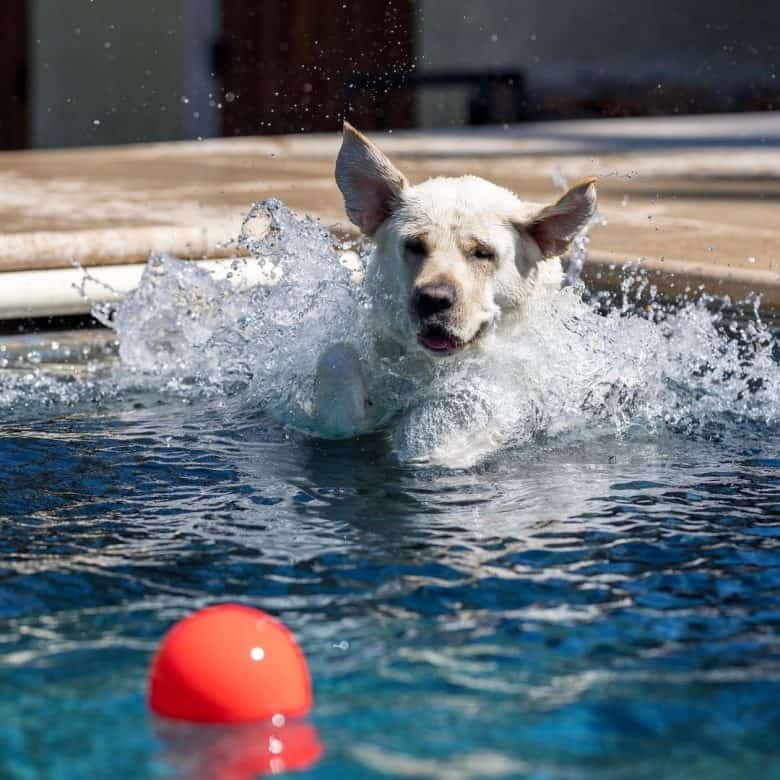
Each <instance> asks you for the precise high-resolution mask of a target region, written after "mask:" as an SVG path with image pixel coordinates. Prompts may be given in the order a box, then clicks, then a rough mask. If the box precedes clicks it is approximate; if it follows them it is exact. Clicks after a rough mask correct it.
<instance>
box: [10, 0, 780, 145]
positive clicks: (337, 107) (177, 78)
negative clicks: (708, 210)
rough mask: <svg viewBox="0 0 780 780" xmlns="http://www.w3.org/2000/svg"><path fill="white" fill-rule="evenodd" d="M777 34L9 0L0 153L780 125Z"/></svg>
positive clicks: (572, 13) (687, 5) (777, 16)
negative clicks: (617, 119)
mask: <svg viewBox="0 0 780 780" xmlns="http://www.w3.org/2000/svg"><path fill="white" fill-rule="evenodd" d="M779 31H780V5H779V4H770V3H766V2H765V1H764V0H742V2H740V3H737V2H722V3H718V2H715V0H682V2H677V3H674V4H673V3H649V2H646V0H624V1H623V2H617V0H559V1H558V2H556V3H550V2H544V1H543V0H483V2H480V3H475V2H473V1H470V0H381V1H380V0H137V2H134V3H128V2H125V1H123V0H67V2H65V1H64V0H2V3H0V148H23V147H26V146H34V147H50V146H53V147H56V146H72V145H88V144H114V143H128V142H136V141H155V140H175V139H185V138H198V137H211V136H218V135H250V134H258V133H280V132H302V131H303V132H306V131H325V130H334V129H336V127H337V126H338V124H339V122H340V120H341V119H342V118H343V117H344V116H350V117H352V118H353V119H354V121H355V122H356V123H357V124H359V125H360V126H362V127H364V128H366V129H374V128H403V127H414V126H423V127H452V126H458V125H463V124H483V123H503V122H516V121H525V120H529V119H544V118H567V117H591V116H595V117H599V116H633V115H645V114H677V113H703V112H719V111H745V110H773V109H775V108H777V107H778V106H779V105H780V79H779V78H778V75H777V72H778V66H779V65H780V62H779V61H780V32H779ZM778 116H780V115H778Z"/></svg>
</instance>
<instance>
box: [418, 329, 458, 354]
mask: <svg viewBox="0 0 780 780" xmlns="http://www.w3.org/2000/svg"><path fill="white" fill-rule="evenodd" d="M420 344H422V345H423V346H424V347H425V348H426V349H429V350H430V351H431V352H438V353H440V354H450V353H452V352H457V351H458V350H459V349H461V348H462V347H463V346H464V344H463V342H461V341H458V340H457V339H456V338H453V337H452V336H450V334H449V333H447V331H446V330H444V328H437V327H432V328H426V329H425V330H424V331H423V332H422V333H421V334H420Z"/></svg>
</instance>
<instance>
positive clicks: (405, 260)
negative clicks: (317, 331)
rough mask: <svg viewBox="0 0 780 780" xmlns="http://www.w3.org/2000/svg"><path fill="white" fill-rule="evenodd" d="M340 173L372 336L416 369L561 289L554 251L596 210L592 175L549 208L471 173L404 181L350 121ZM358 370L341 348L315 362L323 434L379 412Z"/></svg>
mask: <svg viewBox="0 0 780 780" xmlns="http://www.w3.org/2000/svg"><path fill="white" fill-rule="evenodd" d="M335 175H336V182H337V184H338V187H339V189H340V191H341V194H342V195H343V197H344V205H345V208H346V212H347V215H348V217H349V219H350V221H351V222H352V223H353V224H354V225H356V226H357V227H358V228H359V229H360V230H361V232H362V233H363V234H365V235H366V236H369V237H370V238H371V239H372V240H373V242H374V250H373V252H372V254H371V256H370V258H369V261H368V265H367V269H366V278H365V281H364V284H365V285H367V288H368V289H369V291H371V293H372V296H373V299H374V301H375V305H374V309H375V311H376V318H375V319H376V322H375V333H374V334H370V335H371V337H372V338H378V339H380V340H383V341H384V342H386V343H387V344H391V345H392V347H393V349H395V350H396V351H397V352H398V354H405V355H407V356H413V357H414V358H415V359H413V360H410V361H407V365H408V366H414V369H413V370H415V371H424V370H425V365H426V364H430V363H432V362H439V361H448V360H452V359H454V358H456V357H457V356H458V355H461V354H462V353H466V352H474V351H478V350H479V349H480V347H481V345H482V343H483V341H484V339H485V338H486V337H487V335H488V334H490V333H495V332H497V331H503V330H507V329H510V328H512V327H513V325H515V324H516V323H517V322H518V321H519V320H522V318H523V316H524V314H525V308H526V303H527V301H528V300H529V298H530V297H531V296H533V295H534V293H535V291H537V290H539V289H540V288H541V287H543V286H549V285H555V286H557V287H559V286H560V284H561V282H562V279H563V276H562V270H561V263H560V256H561V255H562V254H563V253H564V252H565V251H566V250H567V248H568V247H569V245H570V244H571V242H572V241H573V239H574V238H575V237H576V236H577V235H578V233H579V232H580V231H581V230H582V229H583V228H584V227H585V226H586V225H587V224H588V222H589V221H590V219H591V218H592V217H593V215H594V213H595V210H596V187H595V179H586V180H584V181H582V182H580V183H579V184H576V185H575V186H573V187H572V188H571V189H569V190H568V191H567V192H566V193H565V194H564V195H563V196H562V197H561V198H559V199H558V200H557V201H556V202H555V203H553V204H551V205H547V206H544V207H540V206H538V205H534V204H532V203H528V202H525V201H523V200H520V199H519V198H518V197H517V196H516V195H515V194H514V193H513V192H511V191H510V190H508V189H505V188H504V187H500V186H498V185H496V184H492V183H491V182H489V181H486V180H485V179H481V178H479V177H477V176H460V177H457V178H450V177H437V178H433V179H428V180H427V181H424V182H422V183H421V184H415V185H413V184H410V183H409V181H408V180H407V178H406V177H405V176H404V174H403V173H401V171H399V170H398V168H396V166H395V165H393V163H392V162H391V161H390V160H389V159H388V158H387V157H386V156H385V155H384V154H383V153H382V152H381V151H380V149H379V148H378V147H377V146H376V145H375V144H374V143H372V142H371V141H370V140H369V139H368V138H366V137H365V136H364V135H363V134H362V133H360V132H358V131H357V130H356V129H355V128H354V127H352V126H351V125H350V124H348V123H345V124H344V131H343V139H342V145H341V149H340V151H339V154H338V158H337V161H336V171H335ZM368 335H369V334H367V336H368ZM365 370H366V367H364V366H362V365H361V362H360V359H359V358H358V356H357V353H356V352H355V350H354V349H352V348H351V347H349V346H348V345H346V344H336V345H334V346H333V347H332V348H331V349H328V350H327V351H326V352H325V354H323V355H322V357H321V358H320V361H319V364H318V370H317V380H316V388H317V390H316V396H317V398H316V408H317V416H318V418H319V422H320V425H321V429H322V430H323V432H325V434H326V435H329V436H333V437H346V436H353V435H356V434H359V433H361V432H364V431H367V430H370V429H371V428H372V426H373V425H374V424H375V420H376V419H377V414H379V415H380V416H381V407H382V401H381V399H375V398H374V399H369V398H368V396H367V393H366V381H365V373H364V372H365ZM369 405H370V406H372V407H374V408H373V409H369ZM377 406H378V407H379V409H380V411H379V412H377V409H376V407H377Z"/></svg>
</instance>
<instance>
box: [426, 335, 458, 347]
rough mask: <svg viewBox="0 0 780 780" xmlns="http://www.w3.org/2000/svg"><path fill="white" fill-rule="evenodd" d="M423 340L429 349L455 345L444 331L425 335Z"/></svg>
mask: <svg viewBox="0 0 780 780" xmlns="http://www.w3.org/2000/svg"><path fill="white" fill-rule="evenodd" d="M422 341H423V344H425V346H426V347H428V349H436V350H445V349H452V348H453V347H454V346H455V342H454V341H453V340H452V339H450V338H447V336H445V335H444V334H442V333H429V334H427V335H425V336H423V339H422Z"/></svg>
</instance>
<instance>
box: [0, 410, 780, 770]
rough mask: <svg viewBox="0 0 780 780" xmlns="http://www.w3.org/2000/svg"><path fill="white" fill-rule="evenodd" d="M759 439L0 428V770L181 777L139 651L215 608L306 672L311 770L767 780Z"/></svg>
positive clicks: (766, 566) (199, 424) (766, 549)
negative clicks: (418, 437) (268, 639)
mask: <svg viewBox="0 0 780 780" xmlns="http://www.w3.org/2000/svg"><path fill="white" fill-rule="evenodd" d="M778 444H780V434H778V431H777V430H776V429H774V430H769V429H766V428H763V429H757V430H754V431H750V430H746V431H745V434H744V438H743V440H742V441H741V442H739V443H737V442H734V441H730V442H729V443H728V445H723V444H719V443H717V442H713V441H708V440H706V439H704V438H696V437H694V438H687V437H685V436H677V435H673V434H669V435H666V436H653V437H650V438H647V437H641V436H633V437H632V436H629V437H621V438H616V437H614V436H605V437H603V438H597V439H596V440H593V441H589V442H587V443H577V442H575V443H566V442H555V441H549V442H537V443H536V444H535V445H534V446H533V447H530V448H529V447H525V448H519V449H517V450H514V451H508V452H504V453H502V454H501V455H500V456H499V457H496V458H494V459H493V460H492V461H489V462H486V463H484V464H483V465H482V466H481V467H479V468H477V469H475V470H470V471H460V472H457V471H456V472H448V471H442V470H436V469H426V468H420V467H410V466H404V465H402V464H399V463H398V462H397V460H396V459H395V458H393V457H392V456H391V455H390V454H389V453H388V452H387V449H386V447H385V445H384V444H383V442H382V441H381V440H380V439H379V438H378V437H374V438H370V437H369V438H367V439H364V440H360V441H355V442H345V443H327V442H312V441H307V440H304V439H303V438H302V437H300V436H297V435H295V434H292V435H291V434H288V433H285V432H284V430H283V429H281V428H280V427H278V426H276V425H274V424H272V423H270V422H269V421H268V420H266V419H263V418H262V417H257V418H255V419H245V420H241V421H233V422H232V423H231V424H229V425H226V424H225V421H224V419H222V418H221V416H220V414H219V412H218V411H216V410H215V409H214V408H212V407H211V406H210V405H209V404H202V405H200V406H198V405H197V404H195V405H192V404H188V405H186V406H185V405H180V404H176V403H172V402H167V403H160V399H156V398H149V397H139V398H137V399H135V400H133V401H132V402H128V403H127V404H126V405H120V406H118V405H111V404H109V405H107V406H100V407H98V408H96V409H93V410H92V411H91V412H90V413H89V414H84V413H76V414H59V415H55V416H52V417H46V418H42V419H36V420H32V421H30V420H28V421H20V422H16V423H8V424H6V425H4V426H3V430H2V434H0V468H2V475H3V491H2V494H0V523H1V524H2V536H1V541H0V554H1V557H0V560H1V561H2V563H1V564H0V572H2V574H1V576H0V664H1V666H0V702H1V703H0V776H2V777H4V778H6V777H7V778H14V779H15V780H16V779H18V780H26V779H27V778H100V777H122V778H149V777H185V776H187V777H189V776H190V775H185V774H181V773H177V769H176V766H175V764H174V765H172V764H171V754H170V752H168V753H167V754H166V750H165V744H164V742H163V743H161V740H160V738H159V736H158V735H156V733H155V729H154V728H153V723H152V722H151V721H150V717H149V715H148V714H147V712H146V709H145V704H144V685H145V673H146V668H147V664H148V662H149V658H150V654H151V653H152V651H153V649H154V647H155V644H156V642H157V641H158V640H159V638H160V637H161V636H162V634H163V633H164V631H165V630H166V629H167V628H168V627H169V626H170V625H171V623H172V622H173V621H174V620H176V619H177V618H179V617H181V616H183V615H185V614H187V613H188V612H190V611H191V610H193V609H194V608H196V607H200V606H202V605H205V604H210V603H214V602H219V601H225V600H237V601H241V602H243V603H246V604H251V605H255V606H258V607H261V608H263V609H265V610H267V611H269V612H271V613H272V614H274V615H276V616H278V617H279V618H281V619H282V620H284V621H285V622H286V623H287V624H288V625H289V626H290V628H291V629H292V630H293V631H294V632H295V634H296V635H297V637H298V639H299V641H300V643H301V645H302V646H303V648H304V650H305V652H306V654H307V656H308V658H309V660H310V663H311V670H312V674H313V679H314V689H315V697H316V705H315V709H314V713H313V715H312V717H311V722H312V724H314V725H315V726H316V727H317V729H318V730H319V733H320V739H321V741H322V743H323V745H324V747H325V755H324V757H323V759H322V760H321V762H320V763H319V764H318V765H317V766H316V767H315V768H313V769H311V770H310V772H309V773H308V774H307V775H306V776H310V777H317V778H320V777H321V778H326V777H327V778H348V777H384V776H391V777H457V778H460V777H490V776H496V777H529V778H559V777H565V778H567V777H575V778H590V777H594V778H595V777H599V778H601V777H610V778H623V777H626V778H645V777H647V778H657V777H668V778H673V777H675V778H676V777H679V778H692V777H697V778H698V777H702V778H705V777H706V778H708V779H710V778H736V777H752V776H762V777H771V776H780V547H779V546H778V538H779V537H780V459H778V457H777V455H778V451H779V448H778ZM196 742H197V741H196ZM198 744H199V743H198ZM192 749H193V750H195V749H196V748H195V747H194V746H193V748H192ZM166 756H167V757H166ZM173 757H174V759H175V753H174V754H173Z"/></svg>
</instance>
